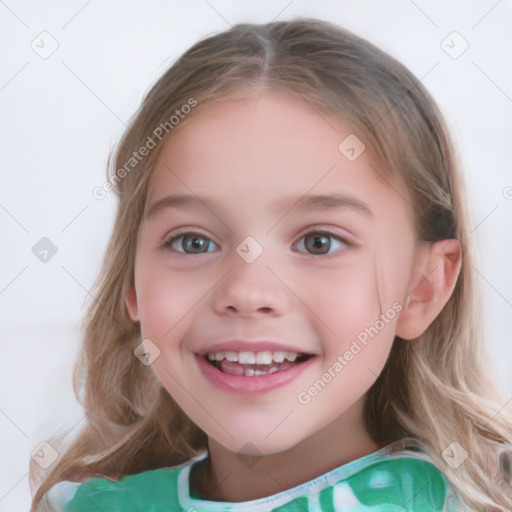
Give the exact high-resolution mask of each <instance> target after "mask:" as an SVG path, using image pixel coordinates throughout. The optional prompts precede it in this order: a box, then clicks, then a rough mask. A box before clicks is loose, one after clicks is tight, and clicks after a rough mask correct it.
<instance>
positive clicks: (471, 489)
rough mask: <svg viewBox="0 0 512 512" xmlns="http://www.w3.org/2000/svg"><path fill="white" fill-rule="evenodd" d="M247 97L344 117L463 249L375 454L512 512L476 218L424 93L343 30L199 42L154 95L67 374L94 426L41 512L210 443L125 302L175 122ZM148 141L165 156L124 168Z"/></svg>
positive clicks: (397, 370)
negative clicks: (155, 363) (65, 483)
mask: <svg viewBox="0 0 512 512" xmlns="http://www.w3.org/2000/svg"><path fill="white" fill-rule="evenodd" d="M253 87H260V88H262V87H263V88H269V89H279V90H282V91H287V92H289V93H291V94H297V95H300V96H301V97H303V98H304V99H305V100H306V101H308V102H309V103H310V104H311V105H313V106H315V108H318V109H320V110H322V111H324V112H329V114H331V115H335V116H339V118H340V119H341V120H343V122H344V123H346V124H348V125H349V126H350V127H351V128H352V130H353V132H354V133H356V134H357V136H358V137H359V138H360V139H361V140H364V141H365V143H367V144H368V145H369V146H370V147H371V148H372V151H373V153H374V154H375V155H376V158H377V159H378V161H379V164H380V165H381V168H382V169H386V172H387V173H389V175H390V176H391V175H395V176H397V177H398V178H400V179H401V180H403V182H404V183H405V184H406V185H407V187H408V189H409V191H410V193H411V197H412V200H413V201H412V204H414V210H415V224H416V229H417V232H418V234H419V237H420V238H421V239H423V240H430V241H433V240H439V239H443V238H453V237H455V238H458V239H459V240H460V242H461V245H462V268H461V272H460V275H459V277H458V280H457V283H456V286H455V290H454V292H453V294H452V296H451V297H450V299H449V301H448V303H447V304H446V306H445V307H444V309H443V310H442V312H441V313H440V314H439V315H438V317H437V318H436V319H435V320H434V321H433V323H432V324H431V325H430V326H429V328H428V329H427V330H426V332H425V333H424V334H422V335H421V336H420V337H418V338H417V339H415V340H412V341H404V340H400V339H398V338H397V339H395V341H394V344H393V347H392V350H391V353H390V356H389V358H388V361H387V363H386V366H385V367H384V369H383V371H382V373H381V375H380V376H379V377H378V379H377V381H376V382H375V384H374V385H373V386H372V388H371V389H370V390H369V392H368V395H367V399H366V404H365V422H366V424H367V428H368V430H369V432H370V434H371V435H372V437H373V438H374V440H375V441H376V442H378V443H388V442H391V441H393V440H396V439H399V438H401V437H404V436H411V437H414V438H416V439H418V440H420V441H421V442H422V443H424V445H425V446H426V447H427V448H428V449H429V451H430V453H431V456H432V457H433V459H434V462H435V463H436V464H437V465H438V467H439V468H440V469H441V470H442V471H443V472H444V474H445V475H446V476H447V478H448V479H449V481H450V482H451V484H452V485H453V486H454V487H455V488H456V489H457V490H458V491H459V493H460V495H461V497H462V498H463V499H464V502H465V506H467V507H468V508H467V509H468V510H477V511H479V512H481V511H482V510H485V511H488V512H491V511H499V512H505V511H507V510H510V504H511V502H512V501H511V488H510V487H509V485H508V484H506V483H505V481H504V480H505V479H504V478H501V479H500V476H502V477H503V476H504V473H506V471H502V470H501V469H500V467H499V465H498V461H499V457H500V453H501V451H503V450H504V449H507V448H510V442H511V437H512V420H511V418H510V416H508V415H507V414H508V413H506V412H505V410H504V409H503V407H504V406H503V403H504V402H503V400H502V399H501V397H500V396H499V394H498V392H497V391H496V388H495V387H494V386H493V383H492V382H491V381H490V379H489V378H488V374H489V372H490V371H489V366H488V359H487V354H486V352H485V350H484V346H483V341H482V340H483V335H482V328H481V320H480V311H481V306H480V304H479V302H478V301H479V296H480V294H479V293H477V292H478V290H476V282H475V278H474V274H473V271H472V267H474V266H476V257H475V253H474V249H473V240H472V238H471V233H470V228H469V213H468V211H467V210H466V202H465V191H464V185H463V181H462V179H461V177H460V171H459V163H458V160H459V158H458V156H457V155H456V154H455V150H454V145H453V142H452V141H451V140H450V137H449V132H448V130H447V128H446V126H445V123H444V120H443V117H442V115H441V113H440V112H439V110H438V107H437V106H436V104H435V102H434V100H433V99H432V98H431V96H430V94H429V93H428V92H427V91H426V90H425V88H424V87H423V86H422V84H421V83H420V81H419V80H418V79H416V78H415V77H414V76H413V75H412V73H411V72H410V71H409V70H407V69H406V68H405V67H404V66H403V65H402V64H400V63H399V62H398V61H396V60H395V59H394V58H393V57H391V56H389V55H388V54H386V53H384V52H383V51H381V50H379V49H378V48H377V47H375V46H374V45H373V44H371V43H369V42H368V41H366V40H364V39H362V38H360V37H358V36H356V35H354V34H352V33H351V32H349V31H347V30H344V29H342V28H340V27H338V26H336V25H333V24H330V23H327V22H323V21H320V20H314V19H304V18H301V19H295V20H293V21H288V22H274V23H269V24H262V25H255V24H239V25H236V26H234V27H232V28H231V29H230V30H228V31H226V32H222V33H219V34H215V35H213V36H209V37H206V38H204V39H202V40H200V41H199V42H197V43H196V44H195V45H194V46H193V47H192V48H190V49H189V50H188V51H187V52H186V53H185V54H184V55H183V56H182V57H181V58H179V59H178V60H177V61H176V62H175V63H174V65H173V66H172V67H171V68H170V69H169V70H168V71H167V72H166V73H165V74H164V75H163V76H162V77H161V78H160V79H159V80H158V81H157V83H156V84H155V85H154V86H153V87H152V89H151V90H150V91H149V93H148V94H147V95H146V97H145V99H144V101H143V103H142V105H141V107H140V109H139V110H138V112H137V113H136V115H135V116H134V117H133V119H132V120H131V123H130V126H129V127H128V129H127V131H126V132H125V133H124V135H123V137H122V139H121V141H120V143H119V144H118V146H117V149H116V152H115V159H114V160H113V165H112V166H110V163H112V162H109V168H111V172H109V171H108V170H107V174H108V179H109V183H111V184H112V185H113V186H114V190H115V192H116V193H117V194H118V196H119V205H118V210H117V216H116V221H115V226H114V229H113V233H112V236H111V239H110V243H109V245H108V248H107V251H106V254H105V257H104V261H103V266H102V270H101V273H100V275H99V277H98V279H97V281H96V283H95V286H94V289H93V292H92V296H93V299H92V300H90V303H89V304H88V310H87V314H86V316H85V318H84V322H83V324H82V335H83V341H82V345H81V349H80V353H79V357H78V360H77V362H76V365H75V369H74V374H73V385H74V390H75V394H76V396H77V399H78V401H79V403H80V404H81V405H82V406H83V407H84V409H85V411H86V413H87V416H86V420H87V424H86V425H85V426H84V427H83V429H82V430H81V431H80V433H79V435H77V437H76V438H75V439H74V440H73V442H72V443H70V444H69V446H67V447H64V439H63V438H62V436H60V437H59V436H54V438H52V439H50V441H49V442H50V444H52V445H53V446H55V447H59V446H60V448H59V449H60V451H61V452H62V453H61V456H60V458H59V459H58V460H57V462H56V463H54V466H53V467H51V470H49V471H48V472H47V474H44V475H41V474H39V473H41V472H40V471H39V472H38V466H37V465H35V464H34V463H33V462H31V466H30V482H31V487H32V489H33V488H34V486H35V485H36V481H37V480H39V481H41V480H42V483H41V484H40V486H39V488H38V490H37V492H36V493H35V496H34V498H33V502H32V509H31V510H32V511H34V510H35V509H36V508H37V504H38V503H40V501H41V499H42V497H43V495H44V494H45V493H46V492H47V491H48V490H49V489H50V488H51V487H52V486H53V485H54V484H56V483H57V482H59V481H61V480H71V481H75V482H81V481H84V480H85V479H87V478H91V477H95V476H106V477H108V478H112V479H118V478H121V477H123V476H125V475H128V474H134V473H139V472H142V471H145V470H149V469H154V468H158V467H164V466H173V465H177V464H180V463H182V462H185V461H186V460H188V459H189V458H191V457H192V456H193V455H196V454H198V453H199V452H201V451H203V450H205V449H206V447H207V437H206V434H205V433H204V432H203V431H202V430H201V429H200V428H198V427H197V426H196V425H195V424H193V423H192V422H191V421H190V420H189V418H188V417H187V416H186V415H185V414H184V413H183V411H182V410H181V409H180V407H179V406H178V405H177V404H176V403H175V402H174V400H173V399H172V397H171V396H170V395H169V394H168V392H167V391H166V390H165V389H164V388H163V387H162V385H161V384H160V383H159V382H158V381H157V379H156V378H155V376H154V375H153V373H152V372H151V370H150V367H148V366H145V365H143V364H141V362H140V360H139V359H138V358H137V357H135V356H134V349H135V348H136V347H137V346H138V345H139V344H140V342H141V339H140V326H139V324H138V323H132V322H131V321H130V320H129V318H128V316H127V313H126V310H125V305H124V300H125V296H126V293H127V291H128V289H129V287H130V285H132V284H133V278H134V260H135V252H136V247H137V235H138V230H139V227H140V224H141V219H142V215H143V212H144V209H145V207H146V200H147V196H148V190H149V187H150V186H151V178H152V175H153V174H154V173H152V169H153V168H154V167H155V162H156V160H157V158H158V155H159V152H160V149H161V147H162V145H163V143H164V142H165V140H166V138H167V137H169V136H172V129H173V127H172V123H170V122H169V120H170V119H171V117H172V116H173V114H174V113H175V111H176V109H181V107H182V106H183V105H186V104H188V105H190V104H192V102H193V101H195V102H197V103H196V105H197V106H195V107H194V108H193V109H192V111H190V112H189V113H188V114H187V115H186V116H184V117H185V118H184V119H183V120H181V119H180V121H179V122H180V124H181V125H183V123H188V122H190V120H191V119H193V117H194V113H195V112H197V111H199V110H200V109H201V108H202V106H204V105H207V104H208V103H209V102H213V101H219V100H222V99H225V98H228V97H235V96H240V97H243V96H244V95H246V94H248V91H249V90H250V89H251V88H253ZM191 99H192V101H191ZM189 110H191V109H188V110H187V109H183V110H182V112H185V111H187V112H188V111H189ZM165 123H167V124H165ZM159 126H160V127H162V126H163V127H165V134H164V135H165V136H162V137H161V140H158V138H156V137H155V135H154V134H155V129H156V127H159ZM160 131H162V130H160ZM158 133H160V132H158ZM162 133H163V132H162ZM148 137H151V138H152V140H156V142H157V144H156V147H155V148H154V149H151V150H150V151H149V152H148V154H147V156H146V157H145V158H143V159H141V160H140V161H137V164H136V165H133V166H132V167H133V168H132V167H129V166H127V165H126V164H127V162H129V161H130V158H132V157H133V152H134V151H135V150H137V149H139V148H141V147H142V146H143V145H148V140H149V139H148ZM132 164H133V162H132ZM123 168H124V172H121V169H123ZM64 437H65V436H64ZM452 442H457V443H458V444H459V445H460V446H461V447H462V448H463V449H464V450H465V451H466V452H467V454H468V458H467V459H466V460H465V462H464V463H463V464H462V465H461V466H459V467H458V468H456V469H452V468H451V467H450V465H448V464H447V463H446V462H445V460H444V459H443V457H442V455H441V454H442V452H443V450H445V449H446V448H447V447H448V446H449V445H450V444H451V443H452ZM61 445H62V446H61ZM502 458H503V457H502ZM504 466H505V465H504Z"/></svg>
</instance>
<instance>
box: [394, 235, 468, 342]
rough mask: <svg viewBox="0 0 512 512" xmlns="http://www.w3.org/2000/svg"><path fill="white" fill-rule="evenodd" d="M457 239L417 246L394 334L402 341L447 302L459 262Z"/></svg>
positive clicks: (424, 327) (416, 332) (415, 334)
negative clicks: (403, 305)
mask: <svg viewBox="0 0 512 512" xmlns="http://www.w3.org/2000/svg"><path fill="white" fill-rule="evenodd" d="M461 256H462V255H461V249H460V242H459V241H458V240H456V239H453V238H449V239H446V240H440V241H438V242H429V243H427V245H424V246H422V247H420V248H419V249H418V252H417V254H416V257H417V262H415V268H416V270H415V271H414V272H413V276H412V279H411V281H410V288H409V293H408V294H407V299H406V301H405V307H404V309H403V310H402V312H401V313H400V317H399V319H398V322H397V328H396V335H397V336H399V337H400V338H403V339H405V340H412V339H414V338H417V337H418V336H421V335H422V334H423V333H424V332H425V331H426V330H427V328H428V326H429V325H430V324H431V323H432V322H433V321H434V319H435V318H436V317H437V315H439V313H440V312H441V310H442V309H443V307H444V306H445V304H446V303H447V302H448V300H449V298H450V296H451V294H452V292H453V289H454V288H455V284H456V282H457V277H458V275H459V272H460V266H461V263H462V258H461Z"/></svg>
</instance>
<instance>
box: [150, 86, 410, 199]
mask: <svg viewBox="0 0 512 512" xmlns="http://www.w3.org/2000/svg"><path fill="white" fill-rule="evenodd" d="M365 146H366V148H365ZM347 150H348V152H347ZM352 150H353V151H352ZM361 150H362V152H361ZM360 152H361V153H360ZM358 153H360V155H359V156H357V155H358ZM354 155H355V156H356V157H357V158H355V159H354ZM349 157H350V158H349ZM154 172H155V176H154V185H153V187H152V190H151V193H150V198H149V201H148V204H149V205H150V204H151V203H152V202H154V201H155V200H158V199H160V198H162V197H163V196H165V195H168V194H169V193H170V192H180V193H188V194H193V195H198V196H210V195H215V196H217V197H219V198H224V199H225V201H229V200H232V199H233V198H234V197H243V198H244V200H245V204H246V206H249V203H254V204H256V203H257V204H260V203H261V201H264V200H267V199H268V200H269V201H270V200H273V202H277V199H278V198H279V197H280V196H283V195H287V196H288V195H289V196H293V195H306V194H330V193H344V194H350V195H353V196H355V197H366V198H367V201H373V200H374V199H375V197H376V196H379V197H380V199H381V201H382V200H384V202H387V203H392V202H395V203H396V202H397V200H400V201H401V202H402V203H403V202H404V199H403V198H404V197H406V195H407V194H406V192H405V190H401V191H397V186H398V187H399V186H400V185H396V184H395V185H394V186H393V187H390V185H389V183H390V179H389V178H388V177H387V176H386V174H387V173H386V171H385V170H383V169H381V168H379V166H378V164H377V163H376V162H375V161H374V160H373V159H372V158H371V156H370V151H369V146H368V144H365V141H363V140H361V139H360V138H358V137H357V136H356V135H355V134H354V133H353V131H352V130H351V128H350V126H349V125H348V124H345V123H343V122H342V121H340V120H339V119H337V118H335V117H333V116H330V115H328V114H326V113H325V112H323V111H320V110H319V109H318V108H316V107H314V106H313V105H312V104H310V103H309V102H307V101H306V100H305V99H303V98H301V97H298V96H294V95H291V94H287V93H284V92H277V91H265V92H263V93H260V94H258V95H254V96H251V97H246V98H240V99H225V100H222V101H218V102H214V103H208V104H205V105H199V107H198V110H197V111H196V112H195V113H194V114H193V117H192V118H191V119H189V120H187V122H186V123H185V124H184V125H183V126H182V127H179V129H178V130H177V131H176V132H173V133H172V134H171V136H169V138H168V139H167V140H166V142H165V144H164V147H163V148H162V151H161V154H160V156H159V159H158V162H157V165H156V168H155V170H154ZM213 192H215V193H213ZM400 198H401V199H400ZM406 206H407V205H406V204H404V205H402V208H404V207H406Z"/></svg>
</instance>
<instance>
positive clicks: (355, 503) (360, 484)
mask: <svg viewBox="0 0 512 512" xmlns="http://www.w3.org/2000/svg"><path fill="white" fill-rule="evenodd" d="M418 450H419V448H418V445H417V442H416V441H415V440H414V439H412V438H406V439H401V440H399V441H396V442H394V443H391V444H388V445H387V446H385V447H383V448H381V449H380V450H378V451H376V452H374V453H371V454H369V455H366V456H364V457H361V458H359V459H356V460H353V461H351V462H348V463H346V464H343V465H341V466H339V467H337V468H335V469H333V470H331V471H328V472H327V473H324V474H323V475H320V476H318V477H316V478H314V479H312V480H310V481H308V482H305V483H303V484H300V485H298V486H296V487H293V488H291V489H288V490H284V491H282V492H279V493H277V494H274V495H272V496H268V497H265V498H260V499H256V500H251V501H244V502H236V503H229V502H220V501H209V500H203V499H200V498H198V497H197V496H194V494H193V493H192V494H191V492H190V487H189V474H190V470H191V468H192V466H193V465H194V464H196V463H198V462H199V461H201V460H203V459H204V458H206V457H207V455H208V453H207V452H206V451H205V452H203V453H201V454H199V455H198V456H196V457H194V458H192V459H191V460H189V461H188V462H186V463H184V464H181V465H179V466H175V467H164V468H159V469H154V470H149V471H144V472H142V473H138V474H135V475H129V476H125V477H123V478H121V479H120V480H118V481H111V480H108V479H107V478H92V479H89V480H86V481H85V482H83V483H74V482H68V481H65V482H59V483H58V484H57V485H55V486H54V487H52V488H51V489H50V491H49V492H48V493H47V495H46V496H45V502H44V505H45V508H44V509H43V510H45V512H86V511H87V512H93V511H94V512H96V511H99V512H121V511H123V512H206V511H209V512H215V511H216V512H220V511H231V512H253V511H254V512H256V511H258V512H327V511H331V512H335V511H336V512H456V511H458V510H461V509H460V508H458V505H457V503H458V502H457V496H458V495H457V493H455V492H454V491H453V490H452V488H451V486H450V485H449V484H448V481H447V480H446V478H445V476H444V475H443V474H442V473H441V471H440V470H439V469H438V468H437V467H436V466H434V464H433V463H432V462H431V459H430V458H429V457H428V454H426V453H425V452H422V451H418Z"/></svg>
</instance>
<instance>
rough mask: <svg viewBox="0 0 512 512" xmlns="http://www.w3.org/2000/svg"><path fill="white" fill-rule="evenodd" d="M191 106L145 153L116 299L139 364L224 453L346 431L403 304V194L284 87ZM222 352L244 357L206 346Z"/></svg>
mask: <svg viewBox="0 0 512 512" xmlns="http://www.w3.org/2000/svg"><path fill="white" fill-rule="evenodd" d="M200 107H201V105H200ZM193 115H194V118H191V119H190V120H188V121H189V122H187V124H185V125H183V126H182V127H178V128H177V129H176V132H174V133H172V134H171V136H170V137H169V139H168V140H167V141H166V143H165V146H164V147H163V150H162V153H161V155H160V158H159V161H158V164H157V166H156V169H155V172H156V176H155V183H154V187H153V188H152V191H151V193H150V197H149V200H148V208H147V210H146V216H145V218H144V220H143V223H142V225H141V230H140V234H139V245H138V249H137V254H136V265H135V289H134V290H131V291H130V293H129V296H128V298H127V300H126V305H127V309H128V312H129V314H130V316H131V318H132V319H133V320H139V321H140V323H141V330H142V337H143V339H144V340H145V341H144V348H145V349H146V351H147V352H149V353H150V354H151V355H150V360H152V359H153V358H154V360H153V361H152V370H153V371H154V372H155V374H156V375H157V376H158V378H159V380H160V381H161V382H162V384H163V386H165V388H166V389H167V390H168V392H169V393H170V395H171V396H172V397H173V398H174V399H175V401H176V402H177V403H178V404H179V405H180V406H181V408H182V409H183V410H184V411H185V413H186V414H187V415H188V416H189V417H190V418H191V420H192V421H194V423H196V424H197V425H198V426H199V427H200V428H202V429H203V430H204V431H205V432H206V433H207V434H208V436H209V437H211V438H213V439H214V440H216V441H217V442H218V443H220V444H222V445H223V446H224V447H226V448H228V449H229V450H232V451H233V452H237V451H238V450H240V449H242V448H243V449H244V450H245V452H248V451H251V450H253V451H254V452H255V453H268V454H270V453H276V452H280V451H284V450H287V449H289V448H291V447H294V446H296V445H298V444H299V443H301V442H302V441H304V440H306V439H307V438H308V437H309V436H312V435H313V434H315V433H318V432H320V431H321V430H322V429H324V428H326V427H327V425H329V424H330V423H332V422H333V421H335V420H337V421H338V422H339V423H338V424H339V425H342V428H343V429H344V430H345V435H346V436H351V435H353V433H354V431H355V430H359V431H360V430H361V428H363V426H362V406H363V401H364V397H365V394H366V392H367V391H368V389H369V388H370V386H371V385H372V384H373V383H374V382H375V380H376V378H377V377H378V375H379V374H380V372H381V370H382V368H383V366H384V364H385V362H386V359H387V357H388V354H389V351H390V349H391V345H392V342H393V339H394V335H395V331H396V328H397V321H398V319H399V317H400V311H401V309H402V308H404V307H405V304H404V302H405V298H406V296H407V292H408V286H409V281H410V278H411V275H412V270H413V265H414V258H415V254H416V242H415V234H414V230H413V216H412V212H411V209H410V206H409V199H408V194H407V192H406V191H405V190H404V189H403V188H402V187H401V186H400V185H399V184H396V183H391V182H390V179H389V177H386V174H385V171H384V170H383V169H380V168H379V167H378V166H377V165H376V164H375V163H374V162H373V161H372V160H371V157H370V155H369V150H363V151H362V153H361V150H362V149H363V146H361V143H363V144H364V141H359V140H358V139H356V138H355V136H354V135H353V134H351V131H350V129H349V128H348V127H347V126H345V125H344V124H343V123H341V122H340V121H338V120H336V119H335V118H333V117H331V116H328V115H326V114H325V113H320V112H318V111H317V110H315V109H314V108H312V106H311V105H310V104H309V103H307V102H306V101H304V100H302V99H300V98H297V97H295V96H291V95H287V94H285V93H281V92H275V91H273V92H265V93H264V94H262V95H260V96H259V97H256V98H254V97H252V98H247V99H243V100H234V99H230V100H224V101H221V102H218V103H215V104H208V105H204V106H203V108H202V110H198V111H197V112H195V113H194V114H193ZM340 144H341V145H340ZM384 177H385V179H383V178H384ZM184 233H185V234H184ZM186 233H189V234H186ZM397 342H403V341H400V340H398V341H397ZM222 351H224V352H226V351H227V354H219V355H218V357H219V358H220V359H221V358H222V357H223V356H225V357H227V358H228V359H235V358H240V360H241V361H242V362H244V361H245V362H247V363H244V364H241V363H240V361H238V362H237V361H229V360H228V359H224V360H223V362H220V361H219V362H217V363H216V366H217V367H218V366H221V368H217V367H214V366H213V365H212V364H211V363H209V362H208V361H207V359H208V357H207V356H205V354H208V353H210V354H211V353H218V352H222ZM283 351H285V352H290V353H299V355H300V354H308V355H311V356H312V357H310V358H309V359H308V360H307V361H305V362H297V361H294V362H291V361H289V359H293V355H292V354H286V353H285V354H283V353H282V352H283ZM241 352H242V354H241ZM276 352H277V354H276ZM252 353H254V356H253V355H252ZM269 354H270V355H269ZM286 356H288V359H285V360H284V361H283V362H282V363H279V361H280V360H282V359H283V357H286ZM211 357H213V356H211ZM252 357H254V358H255V359H256V358H257V359H258V362H259V364H257V365H256V366H254V365H253V364H249V362H250V361H252V359H251V358H252ZM270 357H272V361H274V362H273V363H271V362H270V361H271V360H270ZM298 359H299V361H301V360H302V359H303V358H302V357H299V358H298ZM287 361H288V362H287ZM269 363H270V364H269ZM286 368H288V369H286ZM247 369H249V371H247ZM246 371H247V373H248V375H246ZM251 371H252V372H256V374H255V375H251ZM260 372H263V374H260ZM233 374H235V375H233ZM237 374H241V375H237ZM247 443H251V444H250V445H249V444H247Z"/></svg>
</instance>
